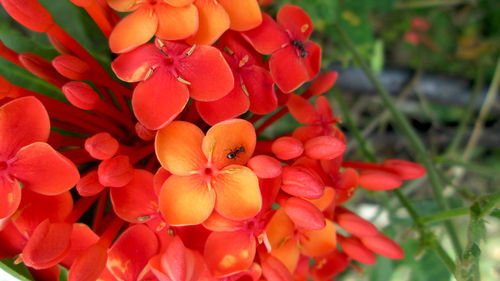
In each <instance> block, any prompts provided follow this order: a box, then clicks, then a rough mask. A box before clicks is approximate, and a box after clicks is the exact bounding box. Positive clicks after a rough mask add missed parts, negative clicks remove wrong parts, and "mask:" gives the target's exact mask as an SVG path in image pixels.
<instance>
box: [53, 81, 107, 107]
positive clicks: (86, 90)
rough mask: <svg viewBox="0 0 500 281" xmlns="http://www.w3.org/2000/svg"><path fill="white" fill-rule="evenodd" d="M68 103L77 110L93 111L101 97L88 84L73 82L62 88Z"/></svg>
mask: <svg viewBox="0 0 500 281" xmlns="http://www.w3.org/2000/svg"><path fill="white" fill-rule="evenodd" d="M62 91H63V93H64V95H65V96H66V98H67V99H68V101H69V102H70V103H71V104H72V105H74V106H76V107H77V108H80V109H84V110H92V109H94V108H95V107H96V106H97V104H98V103H99V102H100V98H99V95H98V94H97V93H96V92H95V91H94V89H92V87H90V86H89V85H88V84H86V83H83V82H79V81H71V82H68V83H66V84H64V86H63V87H62Z"/></svg>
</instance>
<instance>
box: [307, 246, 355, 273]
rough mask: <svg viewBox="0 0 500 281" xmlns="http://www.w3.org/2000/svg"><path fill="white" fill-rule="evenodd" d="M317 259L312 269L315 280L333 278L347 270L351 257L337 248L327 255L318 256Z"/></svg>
mask: <svg viewBox="0 0 500 281" xmlns="http://www.w3.org/2000/svg"><path fill="white" fill-rule="evenodd" d="M315 261H316V263H315V264H314V267H313V269H312V275H313V280H331V279H332V278H333V277H334V276H336V275H337V274H339V273H341V272H344V271H345V270H346V268H347V266H348V265H349V261H350V259H349V258H348V257H347V256H346V254H344V253H343V252H341V251H338V250H335V251H333V252H332V253H330V254H328V255H327V256H325V257H320V258H316V259H315Z"/></svg>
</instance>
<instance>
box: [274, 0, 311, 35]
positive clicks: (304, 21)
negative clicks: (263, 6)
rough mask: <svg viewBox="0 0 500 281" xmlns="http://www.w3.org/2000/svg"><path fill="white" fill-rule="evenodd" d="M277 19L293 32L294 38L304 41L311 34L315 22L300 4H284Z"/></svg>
mask: <svg viewBox="0 0 500 281" xmlns="http://www.w3.org/2000/svg"><path fill="white" fill-rule="evenodd" d="M276 21H277V22H278V23H279V25H281V26H282V27H283V28H284V29H285V30H287V31H288V32H290V33H291V35H292V37H293V38H294V39H298V40H300V41H304V40H306V39H307V38H309V36H310V35H311V32H312V31H313V24H312V21H311V18H310V17H309V15H308V14H307V13H306V12H304V10H302V8H300V7H299V6H294V5H284V6H283V7H281V9H279V11H278V14H277V15H276Z"/></svg>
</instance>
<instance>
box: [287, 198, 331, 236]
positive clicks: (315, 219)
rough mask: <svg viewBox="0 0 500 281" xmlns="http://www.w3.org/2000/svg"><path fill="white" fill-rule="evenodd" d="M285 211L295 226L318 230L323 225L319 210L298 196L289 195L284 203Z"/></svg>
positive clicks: (323, 218)
mask: <svg viewBox="0 0 500 281" xmlns="http://www.w3.org/2000/svg"><path fill="white" fill-rule="evenodd" d="M284 209H285V213H286V214H287V215H288V216H289V217H290V219H291V220H292V221H293V222H294V223H295V225H296V226H298V227H301V228H305V229H310V230H320V229H322V228H323V227H325V225H326V222H325V217H324V216H323V214H322V213H321V211H320V210H319V209H318V208H317V207H316V206H315V205H313V204H312V203H311V202H309V201H306V200H304V199H301V198H298V197H290V198H289V199H288V200H286V203H285V204H284Z"/></svg>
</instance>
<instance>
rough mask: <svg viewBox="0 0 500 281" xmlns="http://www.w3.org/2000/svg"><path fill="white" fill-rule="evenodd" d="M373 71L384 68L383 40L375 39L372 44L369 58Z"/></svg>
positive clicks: (379, 70)
mask: <svg viewBox="0 0 500 281" xmlns="http://www.w3.org/2000/svg"><path fill="white" fill-rule="evenodd" d="M370 65H371V68H372V69H373V71H375V72H376V73H380V72H381V71H382V69H383V68H384V41H382V40H377V41H375V44H374V45H373V55H372V57H371V59H370Z"/></svg>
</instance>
